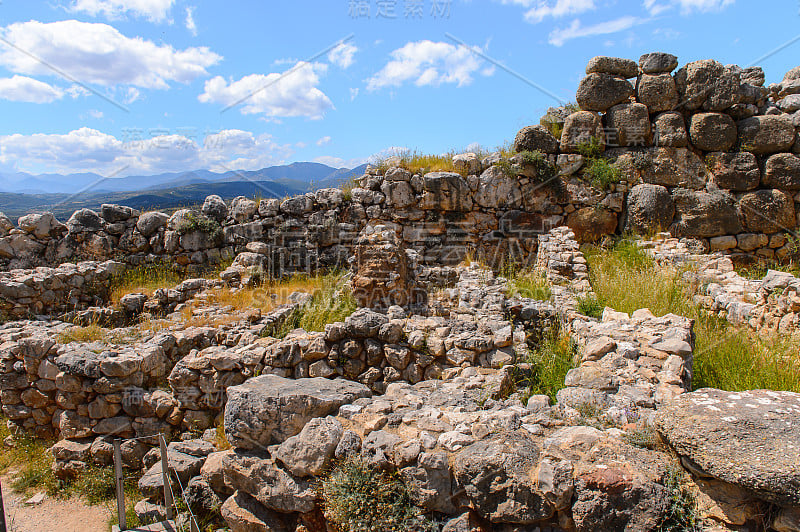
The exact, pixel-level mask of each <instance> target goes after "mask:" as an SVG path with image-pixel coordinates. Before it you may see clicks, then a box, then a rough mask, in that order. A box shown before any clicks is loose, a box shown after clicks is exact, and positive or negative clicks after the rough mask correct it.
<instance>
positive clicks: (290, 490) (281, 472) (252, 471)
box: [223, 452, 317, 513]
mask: <svg viewBox="0 0 800 532" xmlns="http://www.w3.org/2000/svg"><path fill="white" fill-rule="evenodd" d="M223 465H224V468H225V480H226V483H227V484H229V485H230V487H231V488H233V489H234V490H237V491H238V492H240V493H247V494H248V495H250V496H252V497H253V498H254V499H255V500H257V501H258V502H259V503H261V504H263V505H264V506H265V507H266V508H268V509H270V510H275V511H278V512H284V513H291V512H302V513H306V512H310V511H312V510H313V509H314V507H315V506H316V498H317V493H316V489H315V487H316V486H315V483H314V482H313V481H312V480H311V479H301V478H296V477H294V476H292V475H291V474H290V473H289V472H288V471H286V470H285V469H283V468H281V467H280V466H279V465H278V464H277V463H276V462H275V460H271V459H269V458H264V457H263V456H262V455H261V454H258V453H252V452H235V453H231V454H229V455H226V456H225V457H224V458H223Z"/></svg>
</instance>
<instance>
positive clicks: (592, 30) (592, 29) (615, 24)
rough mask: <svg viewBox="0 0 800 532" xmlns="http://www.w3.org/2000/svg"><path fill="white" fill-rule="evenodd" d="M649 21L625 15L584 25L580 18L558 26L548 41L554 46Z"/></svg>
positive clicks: (621, 29)
mask: <svg viewBox="0 0 800 532" xmlns="http://www.w3.org/2000/svg"><path fill="white" fill-rule="evenodd" d="M645 22H647V19H642V18H639V17H633V16H625V17H620V18H617V19H614V20H609V21H606V22H600V23H598V24H592V25H590V26H583V25H582V24H581V22H580V20H577V19H576V20H573V21H572V24H570V25H569V26H568V27H566V28H556V29H554V30H553V31H552V32H550V35H549V36H548V39H547V40H548V42H549V43H550V44H552V45H553V46H563V45H564V43H566V42H567V41H570V40H572V39H578V38H580V37H592V36H595V35H608V34H610V33H617V32H620V31H624V30H627V29H630V28H632V27H634V26H637V25H639V24H643V23H645Z"/></svg>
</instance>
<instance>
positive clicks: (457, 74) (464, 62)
mask: <svg viewBox="0 0 800 532" xmlns="http://www.w3.org/2000/svg"><path fill="white" fill-rule="evenodd" d="M475 50H480V49H479V48H475ZM391 57H392V60H391V61H389V62H388V63H387V64H386V65H385V66H384V67H383V68H382V69H381V70H380V71H379V72H378V73H377V74H375V75H374V76H372V77H371V78H370V79H368V80H367V90H370V91H374V90H378V89H381V88H384V87H399V86H400V85H402V84H404V83H406V82H413V83H414V84H415V85H416V86H418V87H422V86H425V85H432V86H434V87H436V86H439V85H441V84H442V83H455V84H456V85H457V86H459V87H461V86H464V85H469V84H470V83H472V76H473V74H475V72H478V71H479V70H480V69H481V64H482V61H481V60H480V58H479V57H478V56H477V55H476V54H475V53H473V52H472V50H470V49H468V48H466V47H464V46H455V45H453V44H450V43H446V42H433V41H427V40H425V41H416V42H409V43H407V44H406V45H405V46H403V47H402V48H398V49H397V50H394V51H393V52H392V53H391ZM493 72H494V71H493V69H484V70H483V71H481V72H480V74H482V75H491V74H492V73H493Z"/></svg>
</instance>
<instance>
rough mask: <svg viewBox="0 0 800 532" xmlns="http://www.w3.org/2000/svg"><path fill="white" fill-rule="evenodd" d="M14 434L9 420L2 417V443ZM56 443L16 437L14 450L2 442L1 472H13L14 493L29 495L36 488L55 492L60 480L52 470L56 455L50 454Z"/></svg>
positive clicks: (0, 447) (0, 451)
mask: <svg viewBox="0 0 800 532" xmlns="http://www.w3.org/2000/svg"><path fill="white" fill-rule="evenodd" d="M10 434H11V431H10V430H9V429H8V423H7V420H6V419H5V418H4V417H0V441H3V440H5V439H6V438H8V437H9V435H10ZM53 443H55V442H53V441H44V440H41V439H37V438H33V437H30V436H21V437H17V438H15V439H14V445H13V446H12V447H9V446H6V445H3V444H2V443H0V473H10V475H11V488H12V489H13V490H14V491H18V492H22V493H27V492H29V491H32V490H34V489H36V490H45V491H47V492H48V493H55V491H56V490H57V488H58V481H57V479H56V477H55V475H54V474H53V470H52V468H51V467H50V466H51V465H52V463H53V456H52V455H51V454H50V453H49V452H48V449H49V448H50V446H51V445H52V444H53Z"/></svg>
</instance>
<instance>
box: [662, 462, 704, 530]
mask: <svg viewBox="0 0 800 532" xmlns="http://www.w3.org/2000/svg"><path fill="white" fill-rule="evenodd" d="M684 478H685V473H684V472H683V471H682V470H680V469H678V468H677V467H671V468H670V469H669V470H668V471H667V474H666V475H665V477H664V487H665V488H667V508H666V513H665V514H664V517H663V518H662V520H661V522H660V523H659V525H658V527H657V528H656V530H657V531H658V532H700V531H701V530H703V526H702V523H701V519H700V517H699V516H698V515H697V507H696V504H695V500H694V496H693V495H692V493H691V492H690V491H689V490H688V489H687V488H686V486H684V484H683V479H684Z"/></svg>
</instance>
